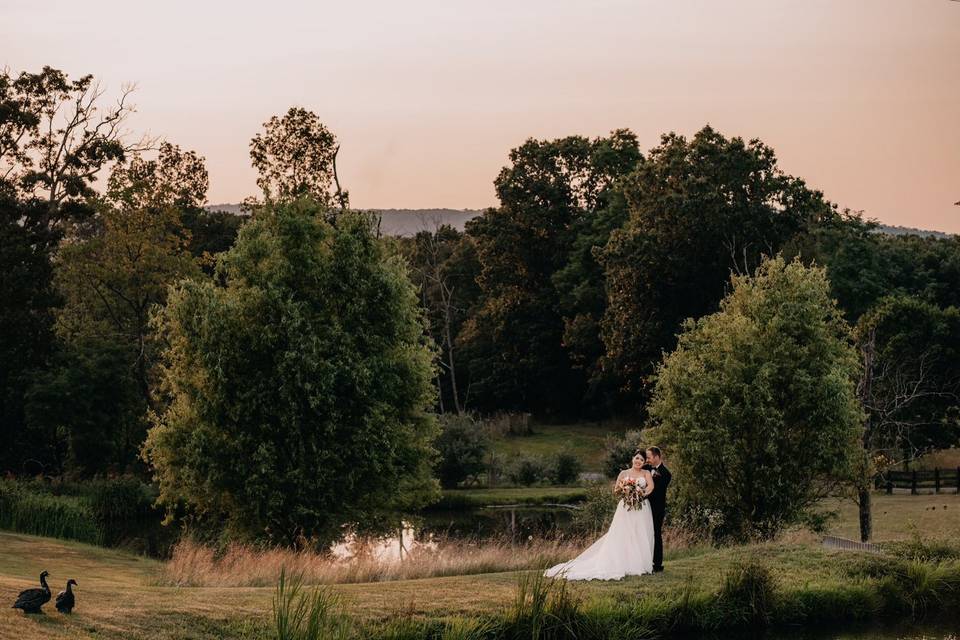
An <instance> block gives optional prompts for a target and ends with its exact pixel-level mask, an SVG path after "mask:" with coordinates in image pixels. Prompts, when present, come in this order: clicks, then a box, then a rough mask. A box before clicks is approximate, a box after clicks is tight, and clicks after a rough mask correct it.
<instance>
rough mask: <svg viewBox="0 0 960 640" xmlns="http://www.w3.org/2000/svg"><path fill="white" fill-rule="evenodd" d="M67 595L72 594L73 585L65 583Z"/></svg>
mask: <svg viewBox="0 0 960 640" xmlns="http://www.w3.org/2000/svg"><path fill="white" fill-rule="evenodd" d="M67 593H73V583H70V582H68V583H67Z"/></svg>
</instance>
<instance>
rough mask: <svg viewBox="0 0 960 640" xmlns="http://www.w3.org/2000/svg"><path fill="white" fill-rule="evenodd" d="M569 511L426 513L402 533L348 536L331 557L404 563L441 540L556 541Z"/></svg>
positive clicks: (568, 519)
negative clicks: (401, 561)
mask: <svg viewBox="0 0 960 640" xmlns="http://www.w3.org/2000/svg"><path fill="white" fill-rule="evenodd" d="M571 517H572V516H571V511H570V510H569V509H562V508H551V507H539V508H538V507H527V506H523V507H517V508H510V507H485V508H478V509H464V510H457V511H436V512H428V513H427V514H425V515H424V516H423V517H421V518H418V519H417V521H416V522H405V523H403V528H402V531H399V530H398V531H397V533H396V534H394V535H384V536H378V537H363V538H361V537H357V536H354V535H351V536H348V537H347V538H346V539H345V540H343V541H342V542H340V543H338V544H335V545H333V546H332V547H331V551H332V553H333V555H334V557H336V558H339V559H341V560H348V559H350V558H355V557H358V556H366V557H369V558H372V559H376V560H381V561H397V560H403V559H404V558H406V557H407V556H409V555H410V553H411V552H414V551H436V550H437V549H438V548H439V546H440V542H439V541H441V540H449V541H485V540H516V541H523V540H533V539H543V538H555V537H557V536H559V535H562V534H563V533H565V532H566V531H567V530H569V528H570V522H571Z"/></svg>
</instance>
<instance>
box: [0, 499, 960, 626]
mask: <svg viewBox="0 0 960 640" xmlns="http://www.w3.org/2000/svg"><path fill="white" fill-rule="evenodd" d="M943 505H946V506H947V508H946V509H943ZM933 506H936V507H937V508H936V510H932V509H931V507H933ZM851 507H852V505H851ZM876 507H877V521H876V523H875V528H876V531H877V538H878V539H879V540H890V539H895V538H898V537H899V538H903V537H909V535H910V533H911V529H912V528H911V523H915V524H914V526H915V527H917V528H921V529H920V532H921V533H924V534H926V535H929V536H931V537H945V536H951V535H955V534H956V531H957V528H958V526H960V498H958V497H957V496H947V495H941V496H882V495H878V496H876ZM840 512H841V515H842V519H841V521H839V522H838V523H836V525H835V526H834V527H833V532H835V533H837V534H838V535H847V536H848V537H854V535H853V534H854V533H855V531H856V520H855V516H856V511H855V510H854V509H852V508H847V507H845V506H843V505H840ZM851 517H852V518H853V519H852V520H851ZM788 539H791V538H790V537H789V536H788ZM796 539H800V538H796ZM744 559H761V560H762V561H763V562H764V563H765V564H766V565H767V566H768V567H769V568H770V569H771V571H772V572H773V573H774V574H775V576H776V578H777V580H778V582H779V583H780V585H781V586H782V587H784V588H785V589H790V588H791V587H796V588H802V587H804V586H805V585H811V584H816V585H823V586H831V585H838V584H843V583H845V582H846V581H848V580H849V578H848V576H847V573H846V569H847V567H848V566H849V564H850V563H851V562H854V561H855V560H856V554H851V553H844V552H833V551H827V550H824V549H823V548H822V547H821V546H820V545H819V544H818V543H817V542H815V541H813V539H812V538H810V542H794V543H771V544H764V545H752V546H748V547H736V548H724V549H712V548H707V547H704V548H697V549H688V550H684V551H682V552H680V553H668V558H667V571H666V572H665V573H663V574H659V575H655V576H646V577H642V578H630V579H627V580H623V581H619V582H603V583H600V582H593V583H585V584H584V583H578V584H577V585H576V586H575V587H574V588H575V589H576V590H578V591H579V592H581V593H582V594H584V595H585V596H594V597H610V598H613V599H624V598H629V599H634V598H638V597H642V596H643V595H645V594H651V593H653V592H657V593H658V594H661V595H663V596H664V597H669V596H670V595H671V594H679V593H680V592H681V591H682V590H683V589H684V588H686V587H687V585H690V584H693V585H695V586H696V588H697V589H702V590H714V589H717V588H718V587H719V585H720V583H721V580H722V576H723V574H724V573H725V572H726V571H727V570H728V569H729V567H730V566H732V565H733V564H735V563H736V562H737V561H739V560H744ZM160 568H161V565H160V563H158V562H156V561H153V560H149V559H144V558H139V557H136V556H132V555H129V554H126V553H122V552H118V551H111V550H106V549H101V548H98V547H93V546H88V545H83V544H79V543H72V542H63V541H57V540H50V539H47V538H37V537H33V536H26V535H20V534H8V533H0V604H2V605H3V606H0V639H2V640H7V639H9V640H14V639H16V640H21V639H22V640H31V639H34V638H36V639H37V640H39V639H41V638H43V639H48V638H49V639H55V640H56V639H61V638H63V639H66V638H133V639H136V638H144V639H147V638H149V639H150V640H172V639H173V638H191V639H197V640H201V639H203V640H206V639H212V638H223V639H226V638H231V639H232V638H236V639H243V638H250V639H253V638H264V637H267V636H268V633H267V632H268V624H269V618H270V613H271V599H272V596H273V589H271V588H269V587H262V588H249V587H235V588H227V587H189V588H178V587H159V586H154V585H155V584H157V581H158V578H159V575H160ZM44 569H46V570H48V571H50V572H51V574H52V578H51V585H52V588H53V590H54V592H57V591H59V590H60V589H62V588H63V584H64V583H65V582H66V580H67V579H68V578H75V579H76V580H77V581H78V582H79V586H78V588H77V601H78V604H77V609H76V611H75V613H74V614H73V615H72V616H63V615H60V614H59V613H57V612H56V610H55V609H54V608H53V606H52V604H48V605H47V607H46V609H47V615H45V616H30V617H25V616H23V615H22V614H21V613H20V612H19V611H15V610H13V609H10V608H9V606H10V604H12V602H13V600H14V599H15V597H16V594H17V593H18V592H19V591H20V590H21V589H24V588H27V587H31V586H35V584H36V580H37V575H38V574H39V573H40V571H42V570H44ZM517 577H518V574H517V573H516V572H511V573H494V574H482V575H470V576H452V577H443V578H426V579H420V580H404V581H397V582H377V583H365V584H349V585H337V586H336V587H334V588H335V589H336V591H337V592H338V593H340V594H342V596H343V599H344V603H345V606H346V607H347V609H348V612H349V613H350V614H351V615H353V616H356V617H357V618H358V619H362V620H382V619H386V618H390V617H393V616H416V617H446V616H451V615H456V614H471V613H489V612H494V611H499V610H502V609H503V608H505V607H507V606H509V604H510V603H511V601H512V598H513V596H514V592H515V588H516V583H517Z"/></svg>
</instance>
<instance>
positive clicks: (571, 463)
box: [547, 451, 583, 484]
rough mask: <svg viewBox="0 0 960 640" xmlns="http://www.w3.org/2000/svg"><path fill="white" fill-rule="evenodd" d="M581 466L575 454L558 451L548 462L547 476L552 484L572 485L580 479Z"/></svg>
mask: <svg viewBox="0 0 960 640" xmlns="http://www.w3.org/2000/svg"><path fill="white" fill-rule="evenodd" d="M582 470H583V464H582V463H581V462H580V458H579V457H577V456H576V454H574V453H572V452H570V451H560V452H559V453H557V454H556V455H554V456H553V458H552V459H551V460H550V466H549V468H548V469H547V476H548V477H549V479H550V482H552V483H553V484H573V483H574V482H576V481H577V480H578V479H579V478H580V472H581V471H582Z"/></svg>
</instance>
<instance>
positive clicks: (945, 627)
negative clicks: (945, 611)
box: [717, 619, 960, 640]
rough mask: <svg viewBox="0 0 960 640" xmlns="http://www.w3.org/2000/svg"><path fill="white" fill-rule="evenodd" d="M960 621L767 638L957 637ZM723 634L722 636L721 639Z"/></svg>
mask: <svg viewBox="0 0 960 640" xmlns="http://www.w3.org/2000/svg"><path fill="white" fill-rule="evenodd" d="M958 637H960V621H958V620H942V619H941V620H935V621H928V622H922V623H911V624H902V625H893V626H884V627H880V626H869V627H861V628H853V629H850V630H847V631H831V630H825V629H816V628H812V629H804V630H799V629H798V630H796V631H789V632H781V633H776V634H771V635H769V636H767V637H766V640H957V638H958ZM720 638H722V636H718V638H717V640H720Z"/></svg>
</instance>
